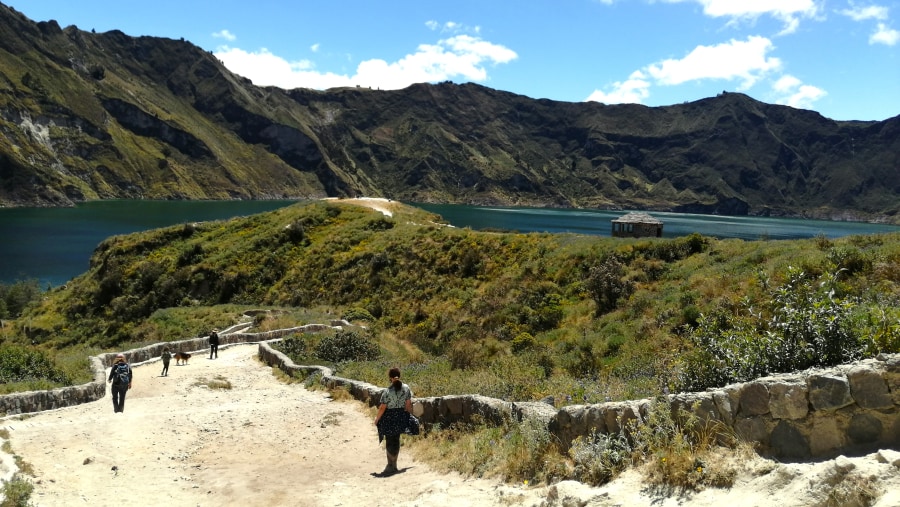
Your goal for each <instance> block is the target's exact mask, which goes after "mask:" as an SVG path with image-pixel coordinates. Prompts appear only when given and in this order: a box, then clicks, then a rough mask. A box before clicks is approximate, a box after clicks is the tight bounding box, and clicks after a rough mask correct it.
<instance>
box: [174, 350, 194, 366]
mask: <svg viewBox="0 0 900 507" xmlns="http://www.w3.org/2000/svg"><path fill="white" fill-rule="evenodd" d="M172 357H174V358H175V365H176V366H177V365H179V364H182V363H184V364H187V363H188V359H190V358H191V355H190V354H188V353H187V352H176V353H174V354H172Z"/></svg>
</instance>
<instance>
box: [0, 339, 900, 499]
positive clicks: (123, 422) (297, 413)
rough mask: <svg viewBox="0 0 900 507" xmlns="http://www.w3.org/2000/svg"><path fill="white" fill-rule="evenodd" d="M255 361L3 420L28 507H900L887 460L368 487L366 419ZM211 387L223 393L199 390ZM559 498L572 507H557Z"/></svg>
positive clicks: (231, 355)
mask: <svg viewBox="0 0 900 507" xmlns="http://www.w3.org/2000/svg"><path fill="white" fill-rule="evenodd" d="M257 347H258V346H257V345H255V344H252V345H238V346H232V347H227V348H223V349H221V350H220V351H219V358H218V359H217V360H212V361H211V360H208V359H206V357H205V356H204V355H203V354H199V355H197V356H195V357H194V358H193V359H192V360H191V362H190V364H189V365H187V366H176V365H175V363H174V361H173V363H172V365H171V366H170V368H169V370H170V372H169V376H168V377H160V376H159V373H160V370H161V369H162V368H161V364H160V363H159V362H158V361H153V362H150V363H148V364H144V365H137V366H136V367H135V377H136V378H135V384H134V389H132V390H131V391H130V392H129V393H128V396H127V400H126V404H125V412H124V413H123V414H114V413H113V410H112V401H111V398H110V397H109V396H108V395H107V396H106V397H105V398H103V399H102V400H99V401H97V402H94V403H88V404H85V405H80V406H76V407H69V408H65V409H60V410H54V411H48V412H41V413H38V414H33V415H26V416H21V417H15V416H13V417H8V418H6V419H3V420H0V427H2V428H5V429H7V430H8V432H9V435H10V444H11V446H12V450H13V452H15V453H16V454H18V455H20V456H22V457H23V459H24V460H25V461H26V462H27V463H29V464H31V465H32V467H33V468H34V473H35V477H34V478H33V479H32V481H33V482H34V484H35V491H34V494H33V495H32V501H33V503H34V505H37V506H65V507H70V506H74V505H90V506H107V505H109V506H113V505H116V506H118V505H121V504H123V503H127V504H130V505H138V506H156V505H167V506H228V505H235V506H238V505H240V506H245V505H253V506H257V505H259V506H304V507H305V506H329V507H330V506H357V505H360V506H407V507H412V506H421V507H431V506H440V507H450V506H453V507H457V506H473V507H476V506H477V507H480V506H537V505H541V504H542V501H546V500H548V499H551V498H552V499H553V500H551V501H549V502H546V503H544V505H547V506H562V505H586V506H592V507H601V506H602V507H612V506H620V507H621V506H646V507H684V506H692V507H718V506H721V505H730V506H732V507H756V506H758V505H776V504H777V505H780V506H781V507H795V506H823V505H829V504H828V498H829V496H830V495H833V493H832V489H833V487H834V485H835V484H839V483H841V482H842V481H845V479H846V478H849V477H851V476H855V477H857V478H859V477H864V478H867V483H869V484H870V485H872V486H875V487H876V488H877V489H879V490H880V494H882V495H883V496H881V498H879V499H878V501H877V502H876V504H875V506H876V507H898V506H900V453H898V452H897V451H882V452H880V453H876V454H872V455H869V456H861V457H854V458H843V457H842V458H838V459H837V460H828V461H823V462H818V463H798V464H778V463H774V462H769V461H766V460H759V459H756V460H751V461H752V462H753V463H748V468H747V469H746V470H745V471H744V473H743V474H741V476H740V477H739V478H738V480H737V481H736V483H735V485H734V487H732V488H731V489H727V490H716V489H707V490H705V491H702V492H699V493H694V494H688V495H683V494H679V493H678V492H671V491H670V492H664V491H654V490H653V488H648V486H647V485H646V483H645V479H644V477H642V476H641V474H640V473H639V472H638V471H634V470H632V471H628V472H626V473H625V474H623V475H622V476H621V477H620V478H619V479H617V480H616V481H614V482H612V483H610V484H607V485H605V486H603V487H601V488H587V487H586V486H584V485H580V484H578V483H572V482H567V483H561V484H560V485H559V486H558V488H559V491H558V494H553V495H551V494H550V488H547V487H533V488H528V489H523V488H517V487H513V486H509V485H503V484H498V483H496V482H494V481H488V480H480V479H462V478H461V477H459V476H458V475H455V474H450V475H444V474H439V473H437V472H435V471H433V470H432V469H431V468H429V467H428V466H427V465H425V464H423V463H419V462H416V461H415V460H414V459H413V457H412V456H411V455H410V454H409V453H408V452H401V454H400V462H399V465H400V467H401V468H402V469H403V473H401V474H397V475H394V476H392V477H388V478H381V477H376V476H375V475H373V474H375V473H377V472H380V471H381V470H382V468H384V448H383V447H379V446H378V443H377V442H378V439H377V435H376V433H375V428H374V426H373V425H372V417H373V416H372V415H371V414H369V413H368V412H367V411H366V410H365V409H364V408H363V405H362V404H360V403H358V402H350V401H348V402H337V401H333V400H331V399H330V398H329V397H328V395H327V394H325V393H323V392H321V391H308V390H306V389H305V388H304V387H303V386H302V385H297V384H294V385H287V384H284V383H282V382H280V381H279V380H277V379H276V378H275V377H274V376H273V374H272V370H271V368H269V367H267V366H265V365H263V364H262V363H260V362H259V361H258V360H257V359H256V351H257ZM219 376H221V377H223V378H225V379H227V380H228V381H229V382H231V384H232V386H233V387H232V389H230V390H213V389H209V388H208V387H205V386H203V385H199V381H200V380H202V379H213V378H216V377H219ZM113 467H115V470H114V469H113ZM849 484H850V488H851V489H852V488H853V484H854V483H853V482H852V481H851V482H850V483H849ZM563 488H565V490H566V491H567V492H566V493H564V492H563ZM553 489H556V488H553ZM570 494H571V495H572V496H574V498H577V499H578V500H574V501H564V500H563V498H564V497H566V496H569V495H570ZM548 496H549V498H548ZM554 497H556V498H554Z"/></svg>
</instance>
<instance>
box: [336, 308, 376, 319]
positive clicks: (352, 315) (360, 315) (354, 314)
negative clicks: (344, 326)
mask: <svg viewBox="0 0 900 507" xmlns="http://www.w3.org/2000/svg"><path fill="white" fill-rule="evenodd" d="M341 318H343V319H344V320H347V321H349V322H355V321H360V320H362V321H366V322H375V317H374V316H372V314H371V313H369V311H368V310H366V309H365V308H350V309H349V310H347V311H346V312H344V315H343V316H342V317H341Z"/></svg>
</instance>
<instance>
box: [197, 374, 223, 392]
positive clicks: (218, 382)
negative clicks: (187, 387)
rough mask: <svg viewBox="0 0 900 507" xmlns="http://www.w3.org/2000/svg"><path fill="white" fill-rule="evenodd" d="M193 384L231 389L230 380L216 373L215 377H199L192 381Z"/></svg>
mask: <svg viewBox="0 0 900 507" xmlns="http://www.w3.org/2000/svg"><path fill="white" fill-rule="evenodd" d="M193 385H195V386H206V387H208V388H210V389H231V388H232V385H231V381H230V380H228V379H227V378H225V377H224V376H222V375H216V376H215V377H213V378H211V379H208V378H206V377H200V378H199V379H197V381H195V382H194V384H193Z"/></svg>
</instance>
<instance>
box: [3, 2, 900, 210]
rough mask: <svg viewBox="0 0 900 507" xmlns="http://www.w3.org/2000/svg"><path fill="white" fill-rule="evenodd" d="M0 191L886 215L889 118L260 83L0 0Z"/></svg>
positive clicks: (174, 51) (898, 144)
mask: <svg viewBox="0 0 900 507" xmlns="http://www.w3.org/2000/svg"><path fill="white" fill-rule="evenodd" d="M0 132H2V134H3V135H2V136H0V205H70V204H72V203H73V202H78V201H81V200H89V199H106V198H156V199H209V198H213V199H228V198H242V199H247V198H253V199H255V198H273V197H321V196H326V195H327V196H354V195H374V196H385V197H392V198H395V199H399V200H409V201H433V202H434V201H438V202H462V203H476V204H520V205H541V206H583V207H602V208H644V209H659V210H677V211H691V212H713V213H725V214H772V215H799V216H816V217H826V218H843V219H877V220H886V221H892V222H898V221H900V216H898V208H900V199H898V197H900V177H898V176H900V155H898V154H900V117H895V118H892V119H889V120H886V121H882V122H835V121H832V120H829V119H827V118H824V117H822V116H821V115H819V114H817V113H814V112H810V111H804V110H797V109H793V108H790V107H786V106H777V105H770V104H765V103H761V102H758V101H755V100H753V99H751V98H750V97H747V96H745V95H742V94H734V93H727V94H726V93H723V94H722V95H720V96H718V97H714V98H708V99H704V100H700V101H696V102H692V103H685V104H679V105H674V106H667V107H655V108H651V107H645V106H640V105H615V106H610V105H603V104H597V103H564V102H554V101H549V100H534V99H531V98H528V97H524V96H520V95H515V94H512V93H507V92H502V91H497V90H492V89H489V88H485V87H483V86H479V85H474V84H465V85H455V84H452V83H441V84H437V85H426V84H421V85H414V86H411V87H409V88H407V89H404V90H396V91H378V90H370V89H364V88H355V89H335V90H329V91H325V92H320V91H313V90H304V89H297V90H290V91H286V90H281V89H277V88H273V87H257V86H254V85H253V84H252V83H251V82H250V81H249V80H247V79H245V78H241V77H239V76H236V75H234V74H232V73H231V72H229V71H228V70H227V69H225V68H224V66H223V65H222V64H221V63H220V62H219V61H217V60H216V59H215V57H214V56H212V55H211V54H209V53H207V52H205V51H203V50H201V49H200V48H197V47H196V46H193V45H192V44H190V43H189V42H186V41H176V40H171V39H162V38H154V37H138V38H133V37H129V36H127V35H125V34H123V33H121V32H118V31H111V32H107V33H103V34H95V33H90V32H85V31H81V30H79V29H78V28H77V27H67V28H65V29H62V28H60V27H59V25H58V24H57V23H56V22H55V21H47V22H40V23H34V22H32V21H30V20H28V19H27V18H25V17H24V16H22V15H21V14H19V13H17V12H16V11H14V10H13V9H11V8H9V7H5V6H0Z"/></svg>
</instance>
